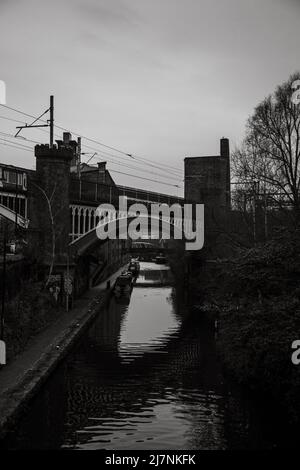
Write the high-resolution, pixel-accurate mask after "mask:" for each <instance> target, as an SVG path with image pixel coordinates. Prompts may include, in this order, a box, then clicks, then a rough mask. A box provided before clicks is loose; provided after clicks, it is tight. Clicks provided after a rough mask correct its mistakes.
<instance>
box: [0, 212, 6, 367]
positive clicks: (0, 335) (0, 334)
mask: <svg viewBox="0 0 300 470" xmlns="http://www.w3.org/2000/svg"><path fill="white" fill-rule="evenodd" d="M2 219H3V221H4V224H3V255H2V298H1V317H0V364H2V365H4V364H6V347H5V342H4V315H5V291H6V243H7V230H6V229H7V226H6V220H5V218H4V217H3V218H2Z"/></svg>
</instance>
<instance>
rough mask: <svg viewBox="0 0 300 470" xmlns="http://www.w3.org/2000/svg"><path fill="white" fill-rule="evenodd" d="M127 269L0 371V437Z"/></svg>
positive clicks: (89, 295) (93, 291)
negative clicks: (108, 286) (109, 288)
mask: <svg viewBox="0 0 300 470" xmlns="http://www.w3.org/2000/svg"><path fill="white" fill-rule="evenodd" d="M123 269H124V267H122V268H120V269H119V270H118V271H117V272H116V273H114V274H113V275H111V276H110V277H109V278H108V279H107V280H106V281H105V282H103V283H102V284H99V285H98V286H97V287H94V288H92V289H90V290H89V291H88V292H86V294H85V295H84V296H82V297H81V298H80V300H78V301H77V302H76V303H75V307H74V308H73V309H72V310H70V311H69V312H65V313H64V314H62V315H61V316H60V317H59V318H58V319H57V320H56V321H55V322H54V323H51V324H50V325H49V326H48V327H46V328H45V329H43V330H42V331H41V332H40V333H38V334H37V335H36V336H35V337H34V338H32V339H31V340H30V341H29V343H28V344H27V346H26V349H25V350H24V351H23V352H22V353H21V354H19V355H18V356H17V357H16V358H15V359H14V360H13V361H12V362H11V363H9V364H8V365H6V366H4V367H3V368H2V369H1V370H0V436H1V437H2V436H3V435H4V434H5V433H6V431H7V430H8V429H9V428H10V426H11V425H12V424H13V423H14V421H15V420H16V418H17V415H18V413H19V412H20V411H21V409H22V406H23V405H24V404H25V403H26V402H27V401H28V400H29V399H30V398H31V397H32V396H33V395H34V393H36V391H37V388H38V386H40V385H42V383H43V382H44V381H45V380H46V379H47V377H48V376H49V375H50V373H51V372H52V370H53V369H54V368H55V367H56V366H57V364H58V363H59V362H60V360H61V359H63V357H64V356H65V355H66V354H67V352H68V351H69V349H70V348H71V347H72V346H73V345H74V343H75V342H76V340H77V339H78V338H79V337H80V335H81V334H82V333H83V332H84V329H85V328H87V327H88V326H89V324H90V323H91V321H92V320H93V319H94V318H95V317H96V316H97V314H98V313H99V310H100V308H101V307H102V306H103V305H104V304H105V302H106V300H107V298H108V296H109V292H110V291H109V290H108V289H107V288H106V286H107V281H108V280H110V282H111V285H112V284H113V282H114V280H115V279H116V277H117V276H118V275H119V274H120V273H121V271H122V270H123Z"/></svg>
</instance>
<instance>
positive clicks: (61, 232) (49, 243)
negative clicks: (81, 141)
mask: <svg viewBox="0 0 300 470" xmlns="http://www.w3.org/2000/svg"><path fill="white" fill-rule="evenodd" d="M35 156H36V188H35V191H36V196H37V214H36V216H37V219H38V225H39V227H40V228H41V236H40V251H41V253H40V259H41V260H42V263H43V264H44V265H46V266H47V265H48V266H49V265H50V264H51V263H52V262H53V260H54V265H55V266H56V267H58V266H60V265H65V264H66V261H67V254H68V244H69V233H70V209H69V185H70V165H71V161H72V158H73V157H74V149H73V148H72V147H71V146H69V145H63V144H61V145H58V146H56V145H54V146H53V147H52V148H50V147H49V145H37V146H36V147H35Z"/></svg>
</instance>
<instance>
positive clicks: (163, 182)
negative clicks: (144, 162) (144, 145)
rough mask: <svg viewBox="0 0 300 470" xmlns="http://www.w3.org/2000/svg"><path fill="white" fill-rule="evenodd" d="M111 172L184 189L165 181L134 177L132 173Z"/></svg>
mask: <svg viewBox="0 0 300 470" xmlns="http://www.w3.org/2000/svg"><path fill="white" fill-rule="evenodd" d="M110 171H111V172H112V173H119V174H120V175H126V176H131V177H132V178H138V179H141V180H146V181H152V182H153V183H159V184H164V185H166V186H172V187H173V188H181V187H182V186H179V185H178V184H171V183H167V182H165V181H157V180H154V179H151V178H145V177H143V176H138V175H132V174H130V173H124V172H122V171H117V170H110Z"/></svg>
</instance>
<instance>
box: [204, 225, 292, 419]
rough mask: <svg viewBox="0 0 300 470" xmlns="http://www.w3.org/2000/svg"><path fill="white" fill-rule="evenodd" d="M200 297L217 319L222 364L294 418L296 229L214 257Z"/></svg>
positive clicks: (239, 379)
mask: <svg viewBox="0 0 300 470" xmlns="http://www.w3.org/2000/svg"><path fill="white" fill-rule="evenodd" d="M203 282H205V279H203V278H202V279H201V284H202V286H203ZM205 301H206V309H212V310H213V311H214V312H215V315H216V316H217V317H218V320H219V321H218V346H219V351H220V356H221V358H222V360H223V362H224V364H225V366H226V368H227V370H228V371H230V372H231V373H232V374H233V375H234V376H235V378H236V379H237V380H238V381H239V382H240V383H242V384H245V385H247V386H248V387H250V388H251V389H253V390H255V391H258V392H264V393H266V394H267V395H268V396H270V397H272V398H274V399H275V400H277V401H280V403H281V405H283V407H284V409H285V410H286V411H287V412H288V414H289V419H290V420H291V421H292V420H295V421H296V420H298V421H299V419H300V403H299V397H298V395H299V389H300V365H299V366H297V365H294V364H293V363H292V361H291V355H292V352H293V350H292V348H291V345H292V342H293V341H294V340H297V339H300V231H295V232H294V233H289V232H287V231H284V232H281V233H279V234H278V235H277V236H276V237H275V238H274V239H273V240H271V241H268V242H267V243H265V244H262V245H260V246H257V247H254V248H251V249H248V250H244V251H243V252H241V253H240V254H239V256H238V257H237V258H236V259H234V260H232V261H231V262H228V263H225V264H221V263H220V265H219V267H218V268H217V269H216V268H215V270H214V278H213V279H212V278H211V277H209V276H208V281H207V291H206V294H205ZM204 309H205V305H204Z"/></svg>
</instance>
